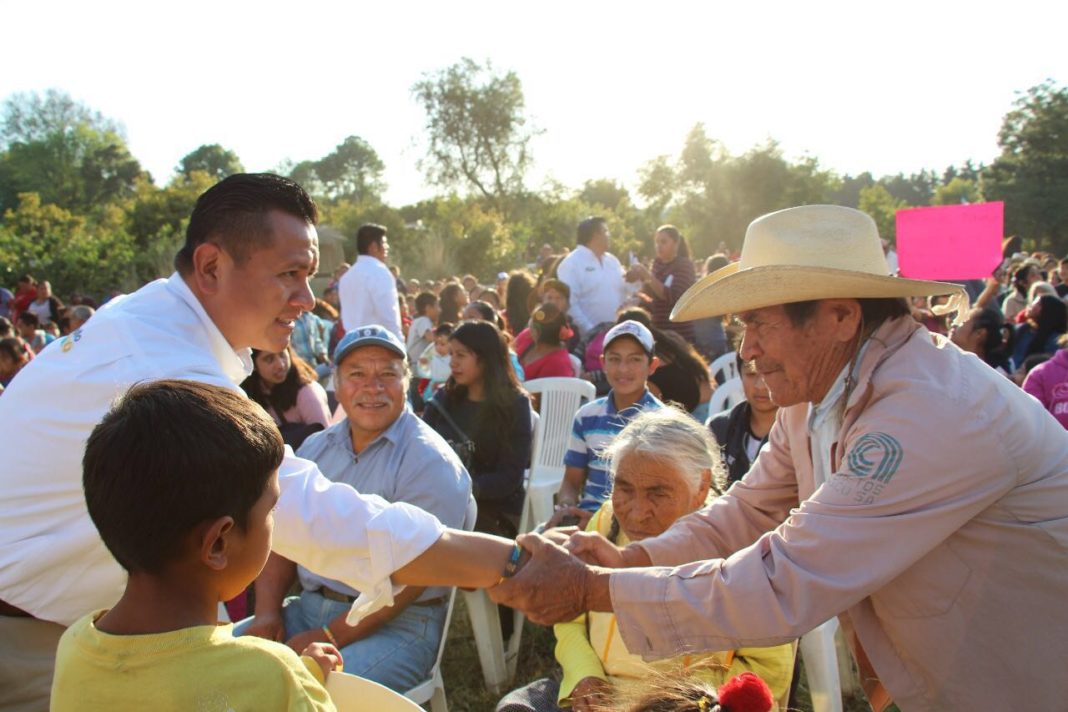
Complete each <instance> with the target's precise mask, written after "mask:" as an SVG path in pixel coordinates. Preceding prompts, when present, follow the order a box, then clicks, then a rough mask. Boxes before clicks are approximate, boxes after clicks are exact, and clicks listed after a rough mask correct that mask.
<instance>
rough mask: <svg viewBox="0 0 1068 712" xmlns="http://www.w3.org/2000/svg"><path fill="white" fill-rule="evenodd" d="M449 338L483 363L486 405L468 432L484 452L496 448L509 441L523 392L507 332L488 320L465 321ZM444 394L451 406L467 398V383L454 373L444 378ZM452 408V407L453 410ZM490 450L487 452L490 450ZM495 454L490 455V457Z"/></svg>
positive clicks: (478, 447)
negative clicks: (473, 429) (520, 395)
mask: <svg viewBox="0 0 1068 712" xmlns="http://www.w3.org/2000/svg"><path fill="white" fill-rule="evenodd" d="M449 341H458V342H459V343H461V344H463V345H464V346H465V347H466V348H467V349H469V350H470V351H471V353H473V354H474V355H475V357H476V358H477V359H478V362H479V364H480V365H481V366H482V392H483V394H484V396H485V400H484V401H483V407H481V408H479V412H478V418H477V420H476V426H475V433H469V435H470V436H471V438H472V439H473V440H474V441H475V443H476V445H477V449H478V450H479V451H480V452H482V453H487V450H489V451H490V452H495V451H496V450H497V449H498V448H500V447H502V446H504V445H505V444H507V443H508V442H509V441H510V435H509V433H511V429H512V424H513V421H514V420H515V400H516V396H517V395H519V394H521V393H524V391H523V388H522V386H520V385H519V379H517V378H516V375H515V370H513V369H512V362H511V359H510V358H509V356H508V342H507V340H506V339H505V336H504V333H502V332H501V330H500V329H498V328H497V326H496V325H495V324H493V323H492V322H488V321H464V322H461V323H460V325H459V326H457V327H456V328H455V329H453V332H452V334H451V335H450V336H449ZM444 388H445V398H446V400H447V401H448V403H449V405H450V406H455V405H458V404H459V403H461V402H462V401H465V400H467V386H461V385H459V384H457V383H456V381H455V380H454V379H453V377H452V376H449V380H448V381H446V382H445V386H444ZM451 409H453V408H451V407H450V410H451ZM487 454H488V453H487ZM492 459H493V458H492V457H491V458H490V460H492Z"/></svg>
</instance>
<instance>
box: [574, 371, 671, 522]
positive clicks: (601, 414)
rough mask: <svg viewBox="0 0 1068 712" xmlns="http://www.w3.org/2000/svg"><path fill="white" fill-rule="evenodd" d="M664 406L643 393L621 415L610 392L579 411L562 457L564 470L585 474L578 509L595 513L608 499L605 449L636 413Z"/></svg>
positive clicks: (610, 487)
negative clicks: (578, 468) (567, 468)
mask: <svg viewBox="0 0 1068 712" xmlns="http://www.w3.org/2000/svg"><path fill="white" fill-rule="evenodd" d="M663 406H664V404H663V403H661V402H660V401H659V400H657V398H656V397H655V396H654V395H653V394H652V393H650V392H649V391H648V390H646V391H645V392H644V393H642V397H641V398H639V399H638V400H637V401H636V402H635V403H634V404H633V405H631V406H628V407H626V408H624V409H623V410H620V411H617V410H616V402H615V400H614V399H613V398H612V392H611V391H609V392H608V395H606V396H605V397H604V398H598V399H597V400H595V401H590V402H589V403H587V404H586V405H584V406H582V407H581V408H579V410H578V412H577V413H575V422H574V424H573V425H572V426H571V442H570V443H569V444H568V447H567V453H566V454H565V455H564V465H565V466H567V467H581V468H583V469H585V470H586V486H585V488H584V490H583V492H582V498H581V499H580V500H579V503H578V506H579V507H581V508H582V509H585V510H587V511H589V512H596V511H597V510H598V508H600V506H601V504H603V503H604V501H605V500H606V499H608V493H609V492H610V491H611V489H612V483H611V480H610V478H609V476H608V463H607V462H606V461H605V460H604V457H603V456H602V453H603V451H604V449H605V448H606V447H607V446H608V445H609V444H610V443H611V442H612V440H613V439H614V438H615V436H616V435H618V434H619V431H620V430H622V429H623V428H624V427H625V426H626V424H627V423H629V422H630V420H631V419H632V418H633V417H634V416H636V415H637V414H638V413H640V412H641V411H643V410H646V409H655V408H662V407H663Z"/></svg>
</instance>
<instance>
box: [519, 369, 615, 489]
mask: <svg viewBox="0 0 1068 712" xmlns="http://www.w3.org/2000/svg"><path fill="white" fill-rule="evenodd" d="M523 386H524V388H526V389H527V390H528V391H530V392H531V393H540V394H541V417H540V418H539V419H538V424H537V427H536V428H535V429H534V446H533V448H532V450H531V458H530V462H531V467H532V468H534V467H558V468H561V469H562V468H563V466H564V453H566V452H567V444H568V442H569V441H570V439H571V424H572V421H574V419H575V413H576V412H577V411H578V409H579V407H580V406H581V405H582V403H583V401H590V400H593V398H594V396H596V395H597V390H596V388H594V385H593V384H592V383H590V382H589V381H586V380H583V379H581V378H535V379H534V380H531V381H527V382H526V383H524V384H523Z"/></svg>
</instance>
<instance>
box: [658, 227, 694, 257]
mask: <svg viewBox="0 0 1068 712" xmlns="http://www.w3.org/2000/svg"><path fill="white" fill-rule="evenodd" d="M656 231H657V232H658V233H659V232H663V233H666V234H668V235H670V236H671V239H672V240H674V241H675V244H676V245H678V246H679V256H680V257H685V258H686V259H690V243H688V242H686V238H685V237H684V236H683V234H682V233H681V232H679V229H678V228H677V227H675V226H674V225H661V226H660V227H658V228H657V229H656Z"/></svg>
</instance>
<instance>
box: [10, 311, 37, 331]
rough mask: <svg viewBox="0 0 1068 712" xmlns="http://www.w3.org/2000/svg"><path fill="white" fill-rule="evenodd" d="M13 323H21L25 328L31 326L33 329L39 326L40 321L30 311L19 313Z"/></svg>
mask: <svg viewBox="0 0 1068 712" xmlns="http://www.w3.org/2000/svg"><path fill="white" fill-rule="evenodd" d="M15 321H21V322H22V323H23V324H25V325H26V326H32V327H33V328H35V329H36V328H37V327H39V326H40V325H41V320H40V319H38V318H37V315H36V314H34V313H33V312H32V311H24V312H20V313H19V315H18V318H17V319H15Z"/></svg>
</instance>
